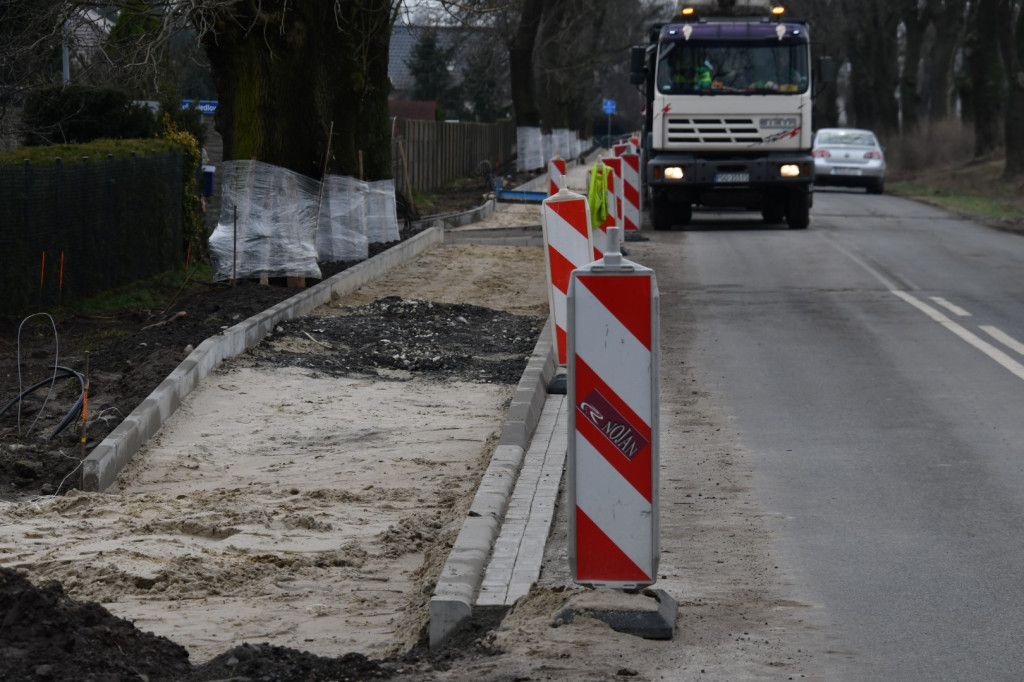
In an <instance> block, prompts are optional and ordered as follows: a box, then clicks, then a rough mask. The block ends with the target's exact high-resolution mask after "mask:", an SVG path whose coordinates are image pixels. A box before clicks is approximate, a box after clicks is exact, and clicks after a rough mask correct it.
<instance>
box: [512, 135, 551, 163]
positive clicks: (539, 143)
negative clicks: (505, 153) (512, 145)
mask: <svg viewBox="0 0 1024 682" xmlns="http://www.w3.org/2000/svg"><path fill="white" fill-rule="evenodd" d="M548 158H550V157H545V156H544V136H543V135H542V134H541V132H540V128H534V127H529V126H519V127H518V128H516V169H517V170H521V171H531V170H536V169H538V168H545V167H546V166H547V159H548Z"/></svg>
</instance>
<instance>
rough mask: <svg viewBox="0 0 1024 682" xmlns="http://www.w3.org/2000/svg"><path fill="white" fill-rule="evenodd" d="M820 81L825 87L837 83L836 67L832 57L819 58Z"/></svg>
mask: <svg viewBox="0 0 1024 682" xmlns="http://www.w3.org/2000/svg"><path fill="white" fill-rule="evenodd" d="M818 79H819V80H820V81H821V83H822V84H823V85H831V84H832V83H835V82H836V65H835V63H834V62H833V61H832V57H818Z"/></svg>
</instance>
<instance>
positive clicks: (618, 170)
mask: <svg viewBox="0 0 1024 682" xmlns="http://www.w3.org/2000/svg"><path fill="white" fill-rule="evenodd" d="M601 163H603V164H604V165H606V166H608V167H609V168H611V169H612V172H611V173H609V174H608V178H609V180H608V218H607V220H605V221H604V225H602V226H601V230H602V231H603V232H604V233H605V234H606V235H607V234H608V228H610V227H622V159H620V158H618V157H617V156H606V157H605V158H603V159H601ZM623 236H624V234H623V232H622V231H621V230H620V231H619V238H620V242H618V243H615V244H613V243H612V242H611V239H609V238H607V237H606V238H605V240H604V244H599V245H598V246H599V247H603V248H601V252H602V253H606V252H608V251H618V250H619V245H620V243H621V238H622V237H623Z"/></svg>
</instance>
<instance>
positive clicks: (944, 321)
mask: <svg viewBox="0 0 1024 682" xmlns="http://www.w3.org/2000/svg"><path fill="white" fill-rule="evenodd" d="M829 243H830V244H831V245H832V246H833V247H834V248H835V249H836V250H838V251H839V252H840V253H842V254H843V255H845V256H846V257H847V258H849V259H850V260H852V261H853V262H854V263H856V264H857V265H859V266H861V267H862V268H864V269H865V270H867V271H868V272H869V273H870V274H871V275H872V276H873V277H874V278H875V279H877V280H878V281H879V282H881V283H882V286H884V287H885V288H886V289H888V290H889V291H890V292H891V293H893V294H894V295H895V296H897V297H899V298H901V299H903V300H904V301H906V302H907V303H909V304H910V305H912V306H914V307H915V308H917V309H918V310H920V311H921V312H923V313H924V314H925V315H927V316H928V317H930V318H932V320H934V321H935V322H938V323H939V324H940V325H942V326H943V327H945V328H946V329H948V330H949V331H951V332H953V333H954V334H956V335H957V336H958V337H960V339H961V340H963V341H966V342H967V343H968V344H970V345H971V346H974V347H975V348H977V349H978V350H980V351H981V352H982V353H984V354H985V355H987V356H989V357H990V358H991V359H993V360H995V361H996V362H998V363H999V364H1000V365H1001V366H1002V367H1003V369H1005V370H1006V371H1008V372H1010V374H1013V375H1014V376H1015V377H1017V378H1018V379H1021V380H1024V365H1022V364H1021V363H1019V362H1017V361H1016V360H1014V359H1013V358H1011V357H1010V356H1009V355H1007V354H1006V353H1004V352H1003V351H1001V350H999V349H998V348H996V347H995V346H993V345H992V344H991V343H989V342H987V341H985V340H984V339H982V338H981V337H979V336H978V335H977V334H974V333H973V332H971V331H969V330H968V329H966V328H965V327H963V326H961V325H959V324H957V323H956V322H954V321H953V320H951V319H949V318H948V317H946V316H945V315H943V314H942V313H941V312H939V311H938V310H936V309H935V308H933V307H931V306H930V305H928V304H927V303H925V302H924V301H921V300H919V299H918V298H916V297H915V296H913V295H911V294H908V293H907V292H905V291H900V290H899V289H897V288H896V287H895V286H894V284H893V282H892V280H890V279H889V278H888V277H886V276H885V275H883V274H882V273H880V272H879V271H878V270H876V269H875V268H873V267H871V266H870V265H868V264H867V263H866V262H865V261H864V259H862V258H860V257H859V256H857V255H856V254H854V253H852V252H850V251H848V250H847V249H845V248H844V247H842V246H840V245H839V244H837V243H835V242H834V241H831V240H829ZM933 300H934V298H933ZM954 307H956V306H954ZM964 312H966V311H964ZM968 315H969V313H968ZM981 328H982V329H984V330H985V331H986V332H987V333H988V334H989V335H991V336H992V337H993V338H996V339H998V340H999V341H1000V342H1002V343H1004V344H1006V345H1007V346H1008V347H1010V348H1012V349H1013V350H1015V351H1017V352H1018V353H1021V354H1022V355H1024V344H1020V343H1019V342H1018V341H1016V340H1015V339H1013V338H1012V337H1010V336H1008V335H1006V334H1002V332H999V330H998V329H996V328H995V327H989V328H985V327H981ZM989 329H992V330H995V331H996V332H998V333H999V334H1002V336H1004V337H1005V338H1006V339H1007V340H1009V341H1010V342H1011V343H1007V342H1006V340H1004V339H1003V338H1000V337H999V336H997V335H996V334H993V333H992V331H989ZM1013 344H1016V345H1013Z"/></svg>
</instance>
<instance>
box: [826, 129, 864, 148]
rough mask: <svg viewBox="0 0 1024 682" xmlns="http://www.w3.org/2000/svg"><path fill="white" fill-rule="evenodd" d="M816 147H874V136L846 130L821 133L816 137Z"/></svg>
mask: <svg viewBox="0 0 1024 682" xmlns="http://www.w3.org/2000/svg"><path fill="white" fill-rule="evenodd" d="M816 144H818V145H826V144H829V145H849V146H853V147H875V146H877V145H876V144H875V136H874V135H872V134H871V133H867V132H863V131H859V130H848V131H835V132H822V133H821V134H820V135H818V141H817V143H816Z"/></svg>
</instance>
